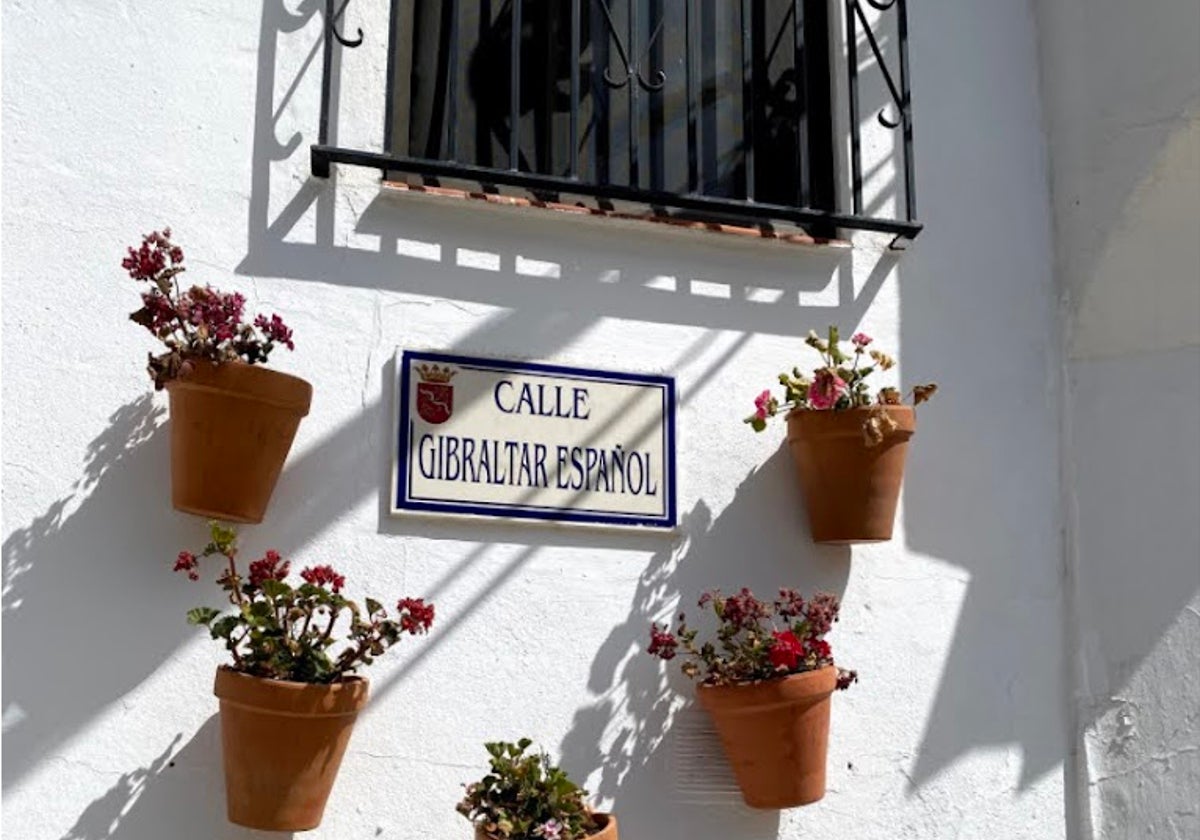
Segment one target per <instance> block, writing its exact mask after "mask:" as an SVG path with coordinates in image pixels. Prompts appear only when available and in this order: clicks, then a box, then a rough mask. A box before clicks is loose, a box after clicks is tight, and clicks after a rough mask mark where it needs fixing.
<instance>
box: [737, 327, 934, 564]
mask: <svg viewBox="0 0 1200 840" xmlns="http://www.w3.org/2000/svg"><path fill="white" fill-rule="evenodd" d="M850 342H851V344H852V345H853V349H852V351H851V352H848V353H847V352H843V351H842V349H841V346H840V343H839V341H838V329H837V327H830V328H829V335H828V338H821V337H820V336H818V335H817V334H816V333H815V332H809V334H808V338H806V339H805V344H807V345H808V346H809V347H812V348H813V349H814V350H816V351H817V352H818V353H820V354H821V362H822V366H821V367H819V368H817V369H816V370H814V371H813V374H812V376H811V377H809V376H805V375H804V374H802V373H801V372H800V369H799V368H793V369H792V372H791V373H782V374H780V375H779V383H780V384H781V385H783V389H784V391H783V398H782V399H780V398H777V397H775V396H773V395H772V394H771V392H770V391H763V392H762V393H761V394H759V395H758V397H757V398H756V399H755V400H754V409H755V410H754V413H753V414H751V415H750V416H749V417H747V418H746V422H747V423H749V424H750V425H751V426H752V427H753V428H754V430H755V431H756V432H761V431H762V430H763V429H765V428H766V427H767V420H768V419H769V418H771V417H774V416H776V415H777V414H779V412H780V411H784V410H786V413H787V427H788V435H787V440H788V447H789V449H791V452H792V459H793V460H794V461H795V463H796V470H797V473H798V474H799V476H800V484H801V486H802V488H803V490H804V500H805V503H806V505H807V507H808V521H809V525H810V527H811V529H812V536H813V540H815V541H816V542H819V543H861V542H882V541H884V540H890V539H891V538H892V525H893V523H894V522H895V520H896V502H897V500H898V499H899V497H900V485H901V483H902V482H903V479H904V460H905V456H906V455H907V454H908V441H909V438H911V437H912V436H913V432H914V431H915V430H916V422H917V419H916V413H915V412H914V410H913V406H916V405H920V404H921V403H923V402H925V401H926V400H928V399H929V398H930V397H932V396H933V394H934V392H936V391H937V386H936V385H933V384H929V385H918V386H916V387H915V388H913V389H912V405H911V406H909V405H903V404H902V402H903V399H902V396H901V393H900V391H899V390H898V389H896V388H893V387H890V386H889V387H884V388H880V389H879V391H878V393H876V394H875V396H874V397H872V396H871V394H870V392H869V389H868V386H867V377H869V376H870V375H871V374H872V373H874V372H875V371H876V370H882V371H887V370H891V369H892V368H893V367H895V365H896V360H895V359H893V358H892V357H891V356H888V355H887V354H886V353H882V352H880V351H878V350H868V349H867V347H868V346H869V345H870V344H871V343H872V339H871V337H870V336H867V335H864V334H863V333H855V335H854V336H853V337H852V338H851V339H850Z"/></svg>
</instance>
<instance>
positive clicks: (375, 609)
mask: <svg viewBox="0 0 1200 840" xmlns="http://www.w3.org/2000/svg"><path fill="white" fill-rule="evenodd" d="M365 603H366V605H367V615H372V616H373V615H376V614H378V613H381V612H383V604H381V603H379V602H378V601H376V600H375V599H374V598H367V599H366V602H365Z"/></svg>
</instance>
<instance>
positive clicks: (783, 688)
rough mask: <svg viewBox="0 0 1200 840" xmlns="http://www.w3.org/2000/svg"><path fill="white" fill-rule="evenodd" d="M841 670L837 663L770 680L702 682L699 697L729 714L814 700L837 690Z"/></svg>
mask: <svg viewBox="0 0 1200 840" xmlns="http://www.w3.org/2000/svg"><path fill="white" fill-rule="evenodd" d="M838 671H839V669H838V666H837V665H825V666H823V667H821V668H817V669H816V670H813V671H801V672H800V673H798V674H788V675H787V676H786V677H778V678H775V679H770V680H759V681H757V682H748V683H733V684H732V685H699V686H697V687H696V699H697V700H698V701H699V702H700V705H702V706H704V707H705V708H706V709H708V710H709V711H713V710H716V709H719V710H721V711H724V712H728V713H736V712H738V711H747V712H750V711H760V710H762V709H766V708H771V707H777V706H790V705H795V704H799V703H810V702H815V701H818V700H821V699H823V698H825V697H828V696H829V695H831V694H833V692H834V691H835V690H836V689H837V680H838Z"/></svg>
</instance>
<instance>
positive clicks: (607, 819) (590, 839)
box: [475, 811, 617, 840]
mask: <svg viewBox="0 0 1200 840" xmlns="http://www.w3.org/2000/svg"><path fill="white" fill-rule="evenodd" d="M592 816H593V817H595V818H596V819H598V820H600V821H601V823H600V830H599V831H594V832H592V833H591V834H589V835H588V836H587V837H586V838H584V840H598V838H601V837H605V836H606V835H607V840H616V837H617V815H616V814H612V813H608V812H606V811H592ZM475 834H476V836H477V837H480V838H483V840H498V839H497V838H495V837H493V836H492V835H491V834H488V833H487V832H485V831H484V830H483V829H482V828H481V827H480V826H479V825H478V824H476V825H475Z"/></svg>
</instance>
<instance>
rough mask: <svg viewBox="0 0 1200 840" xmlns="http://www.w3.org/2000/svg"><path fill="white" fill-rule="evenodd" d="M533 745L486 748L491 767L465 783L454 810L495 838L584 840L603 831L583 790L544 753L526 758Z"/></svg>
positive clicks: (503, 744) (520, 743)
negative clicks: (465, 786) (590, 808)
mask: <svg viewBox="0 0 1200 840" xmlns="http://www.w3.org/2000/svg"><path fill="white" fill-rule="evenodd" d="M532 743H533V742H532V741H530V740H529V739H528V738H522V739H521V740H520V741H518V742H517V743H515V744H509V743H506V742H494V743H489V744H485V745H484V746H485V747H486V748H487V751H488V754H489V755H491V767H492V769H491V771H490V772H489V773H488V774H487V775H486V776H484V777H483V778H482V779H480V780H479V781H478V782H475V783H474V784H470V785H467V793H466V796H464V797H463V800H462V801H461V802H459V803H458V806H457V808H458V812H459V813H460V814H462V815H463V816H464V817H466V818H467V819H468V820H470V821H471V822H473V823H474V824H475V826H476V827H477V828H479V829H480V830H481V831H482V832H483V834H484V835H486V836H487V837H489V838H495V840H582V838H585V837H588V836H589V835H591V834H594V833H595V832H597V831H599V830H600V829H601V828H603V826H602V825H600V824H599V823H598V821H597V820H596V818H595V817H594V816H593V815H592V812H591V811H590V810H588V807H587V803H586V802H585V801H584V798H585V797H586V796H587V792H586V791H584V790H582V789H581V788H580V787H579V786H578V785H576V784H575V783H574V782H572V781H571V780H570V779H569V778H567V774H566V773H564V772H563V771H562V770H560V769H559V768H558V767H555V766H554V765H553V764H551V763H550V757H549V756H547V755H546V754H545V753H535V754H529V755H527V754H526V750H527V749H529V746H530V745H531V744H532Z"/></svg>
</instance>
